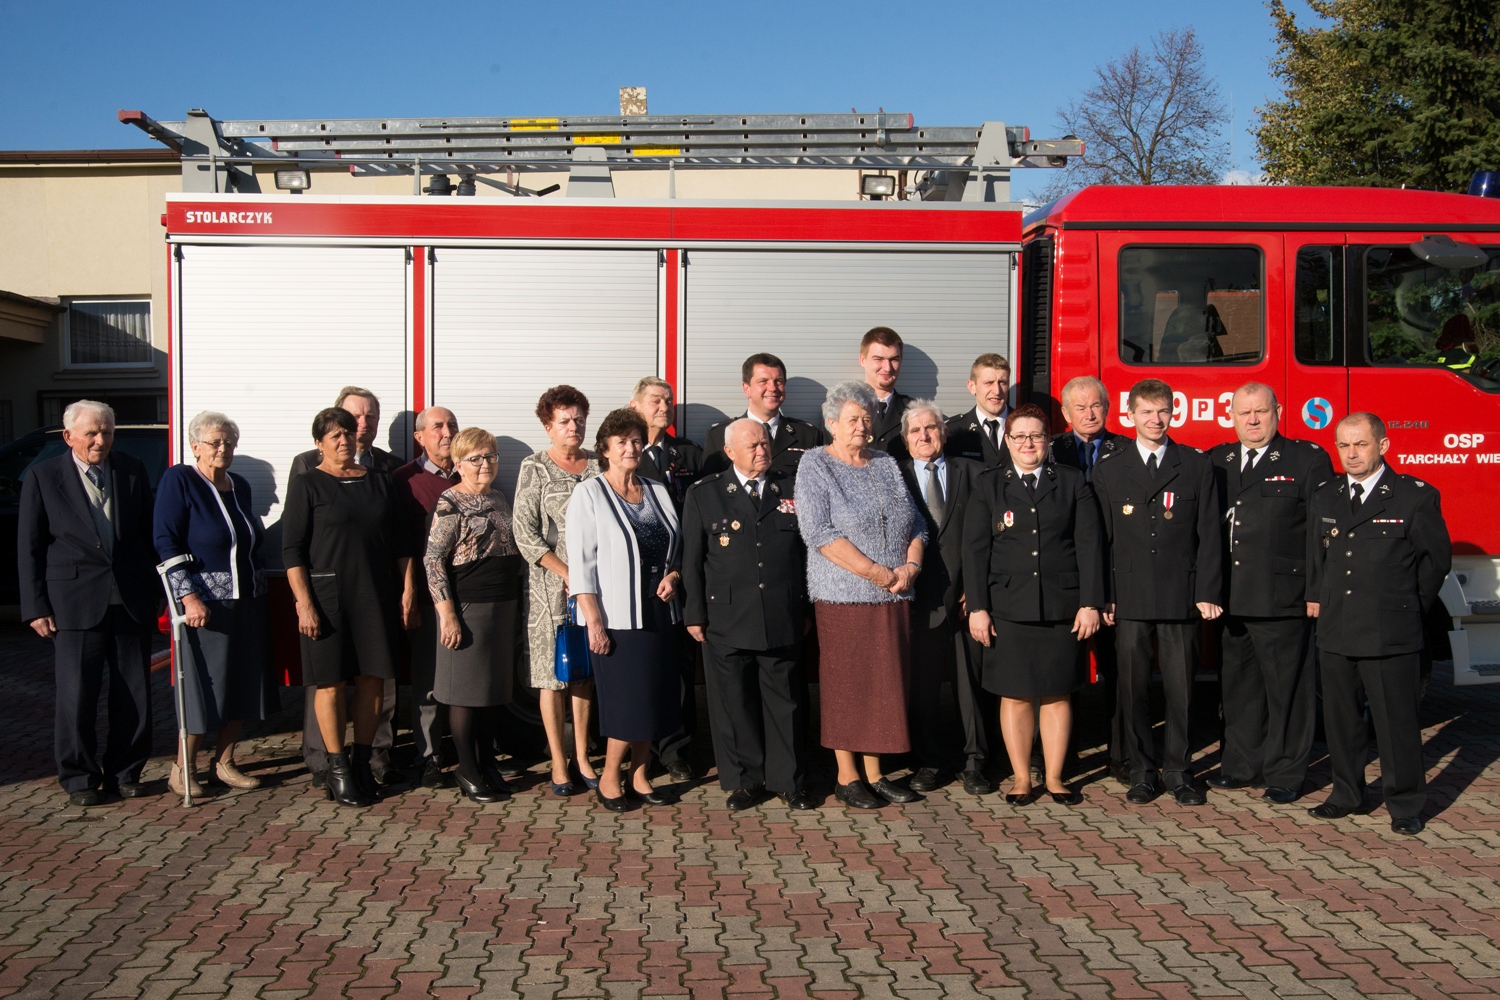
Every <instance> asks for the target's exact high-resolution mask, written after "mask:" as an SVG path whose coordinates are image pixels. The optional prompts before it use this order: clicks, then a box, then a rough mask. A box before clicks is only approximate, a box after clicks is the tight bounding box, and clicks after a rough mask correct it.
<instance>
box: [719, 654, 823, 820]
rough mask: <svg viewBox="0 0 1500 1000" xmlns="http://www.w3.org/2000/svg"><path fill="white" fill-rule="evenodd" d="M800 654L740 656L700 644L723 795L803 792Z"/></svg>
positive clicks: (803, 705)
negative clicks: (740, 791) (746, 790)
mask: <svg viewBox="0 0 1500 1000" xmlns="http://www.w3.org/2000/svg"><path fill="white" fill-rule="evenodd" d="M801 654H802V647H801V646H800V645H794V646H782V647H780V648H777V649H766V650H753V649H736V648H734V647H733V646H726V645H724V644H723V643H721V642H719V641H716V640H715V639H714V638H713V637H712V636H709V638H708V639H707V641H705V642H704V643H703V676H704V680H705V681H706V682H707V691H708V725H709V730H710V732H711V733H712V734H713V741H714V760H715V761H716V762H717V764H718V768H719V787H720V788H722V789H724V790H725V791H734V790H735V789H737V788H758V787H760V786H761V785H765V786H766V787H767V788H768V789H770V790H771V791H773V792H782V793H785V794H788V795H789V794H791V793H793V792H796V791H800V790H801V789H802V786H803V781H804V777H805V764H806V760H805V758H806V753H805V747H806V746H807V725H808V723H807V717H808V709H807V679H806V677H805V676H804V675H803V673H802V655H801Z"/></svg>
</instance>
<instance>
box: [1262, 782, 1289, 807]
mask: <svg viewBox="0 0 1500 1000" xmlns="http://www.w3.org/2000/svg"><path fill="white" fill-rule="evenodd" d="M1297 797H1298V796H1297V792H1296V791H1294V790H1293V789H1290V788H1282V787H1281V786H1280V785H1272V786H1270V787H1269V788H1267V789H1266V790H1265V792H1264V793H1263V794H1262V795H1261V798H1263V799H1269V800H1270V801H1272V802H1274V803H1276V804H1277V805H1279V806H1284V805H1287V804H1288V803H1290V802H1296V801H1297Z"/></svg>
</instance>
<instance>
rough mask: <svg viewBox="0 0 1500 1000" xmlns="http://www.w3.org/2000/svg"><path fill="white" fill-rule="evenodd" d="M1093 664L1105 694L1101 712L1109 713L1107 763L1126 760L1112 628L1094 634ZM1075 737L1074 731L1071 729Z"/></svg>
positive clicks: (1122, 711) (1123, 713)
mask: <svg viewBox="0 0 1500 1000" xmlns="http://www.w3.org/2000/svg"><path fill="white" fill-rule="evenodd" d="M1093 642H1094V663H1095V665H1096V666H1097V667H1098V670H1099V687H1100V688H1102V689H1103V693H1104V698H1103V701H1104V710H1105V711H1106V712H1107V713H1108V714H1109V762H1110V763H1111V764H1115V763H1118V762H1120V761H1128V760H1129V759H1130V754H1129V753H1127V752H1126V750H1125V732H1126V729H1127V728H1128V727H1127V725H1126V719H1125V709H1124V703H1123V702H1122V701H1121V700H1120V658H1119V656H1118V654H1117V653H1116V651H1115V626H1113V625H1105V626H1102V627H1101V628H1100V629H1099V631H1097V632H1095V633H1094V639H1093ZM1074 732H1075V734H1076V733H1077V730H1076V729H1075V730H1074Z"/></svg>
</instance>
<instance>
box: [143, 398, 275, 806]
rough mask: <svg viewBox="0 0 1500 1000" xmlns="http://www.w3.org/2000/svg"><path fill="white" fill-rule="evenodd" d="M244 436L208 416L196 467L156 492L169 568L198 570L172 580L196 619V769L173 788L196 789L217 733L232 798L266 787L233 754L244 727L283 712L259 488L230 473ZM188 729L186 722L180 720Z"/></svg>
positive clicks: (183, 763)
mask: <svg viewBox="0 0 1500 1000" xmlns="http://www.w3.org/2000/svg"><path fill="white" fill-rule="evenodd" d="M239 438H240V429H239V427H238V426H237V425H236V424H235V422H234V421H233V420H230V419H229V418H228V417H226V416H224V414H222V413H213V412H211V411H204V412H203V413H200V414H198V415H197V416H196V417H194V418H193V419H192V422H191V423H189V424H188V443H189V445H190V446H191V447H192V449H193V457H194V458H195V459H196V461H195V462H193V463H192V464H188V463H184V464H182V465H175V466H173V467H172V468H170V469H168V470H167V471H166V472H165V473H163V474H162V477H161V483H160V484H159V485H158V486H157V490H156V513H155V531H154V535H155V542H156V551H157V554H158V555H159V556H160V557H161V558H162V560H164V561H165V560H168V559H171V558H172V557H173V556H178V555H182V554H184V553H190V554H191V555H192V556H193V561H192V562H190V563H184V564H182V565H180V566H178V567H177V568H175V569H173V570H172V571H171V572H170V573H169V574H168V582H169V583H170V584H171V587H172V593H173V595H174V596H175V597H176V598H177V599H178V600H180V601H181V602H182V606H183V610H184V611H185V612H186V614H187V625H188V629H187V642H186V643H184V644H183V646H182V647H181V648H179V650H178V655H179V656H181V657H182V658H183V659H182V677H183V705H184V711H185V712H186V714H187V720H186V723H187V725H186V728H187V731H188V738H187V759H186V760H178V761H177V762H176V763H175V764H173V765H172V776H171V778H170V779H168V782H167V784H168V786H169V787H170V788H171V789H172V791H173V792H175V793H176V794H178V795H181V794H182V791H183V785H184V783H186V784H189V785H191V787H192V791H193V795H194V796H195V797H196V796H198V795H201V794H203V789H202V787H200V786H199V784H198V781H197V770H198V766H197V765H198V745H199V743H200V742H201V740H202V738H203V736H204V735H205V734H207V733H212V732H215V731H217V732H218V734H219V737H218V745H217V747H216V748H215V750H214V755H213V773H214V776H215V777H216V778H217V779H218V780H219V781H221V782H223V783H224V784H226V785H229V786H231V787H233V788H257V787H259V786H260V779H259V778H254V777H251V776H249V775H246V774H244V773H242V772H241V771H240V770H239V769H238V768H237V767H235V764H234V744H235V741H236V740H237V739H238V738H239V734H240V727H241V725H243V724H244V723H245V722H250V721H256V720H259V719H264V718H265V717H266V714H267V713H268V712H272V711H275V709H276V704H275V700H276V692H275V690H274V689H273V688H272V686H271V642H270V617H269V613H268V608H267V600H266V574H265V566H264V564H263V563H262V561H261V555H260V546H261V543H262V542H263V541H264V540H265V528H264V527H262V526H261V523H260V518H259V517H258V516H256V514H255V510H254V507H253V506H252V505H251V501H250V484H249V483H248V482H246V481H245V478H244V477H243V476H237V475H234V474H233V473H231V472H230V471H229V466H230V464H231V463H232V462H233V461H234V449H235V446H236V445H237V444H238V443H239ZM179 721H181V720H179Z"/></svg>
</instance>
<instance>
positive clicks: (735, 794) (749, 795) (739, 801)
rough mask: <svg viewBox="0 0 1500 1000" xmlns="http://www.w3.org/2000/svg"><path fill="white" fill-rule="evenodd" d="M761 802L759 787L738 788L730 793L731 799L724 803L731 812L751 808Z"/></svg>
mask: <svg viewBox="0 0 1500 1000" xmlns="http://www.w3.org/2000/svg"><path fill="white" fill-rule="evenodd" d="M759 802H760V789H759V788H736V789H735V790H734V791H732V792H730V793H729V799H728V800H727V801H726V802H725V803H724V805H725V807H726V808H727V809H728V810H729V811H730V812H739V811H740V810H741V809H749V808H751V807H753V806H755V805H756V804H757V803H759Z"/></svg>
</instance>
